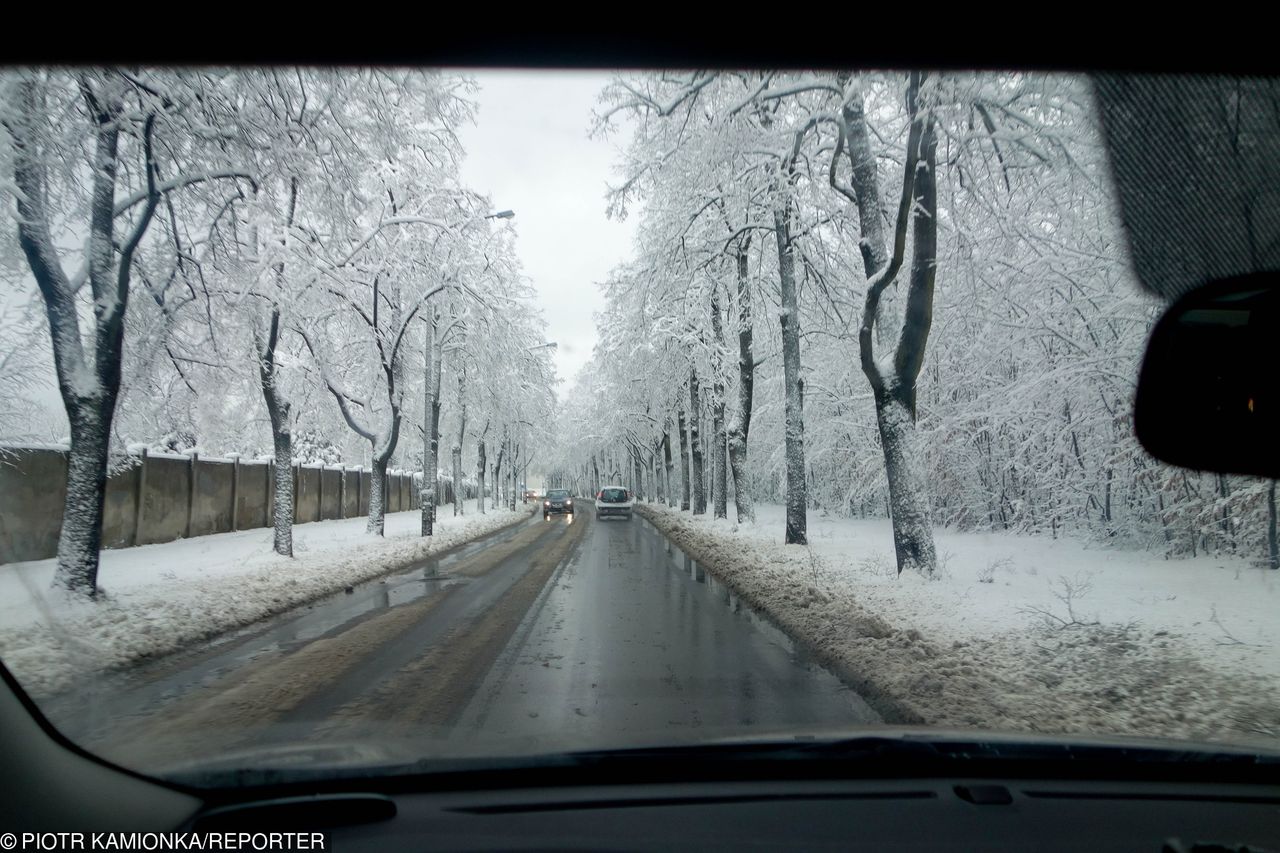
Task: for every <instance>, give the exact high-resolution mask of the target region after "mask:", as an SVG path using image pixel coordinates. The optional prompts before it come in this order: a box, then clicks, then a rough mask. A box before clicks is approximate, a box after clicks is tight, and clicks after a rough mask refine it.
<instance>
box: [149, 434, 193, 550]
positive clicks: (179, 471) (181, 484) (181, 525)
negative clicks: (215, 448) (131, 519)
mask: <svg viewBox="0 0 1280 853" xmlns="http://www.w3.org/2000/svg"><path fill="white" fill-rule="evenodd" d="M190 475H191V460H189V459H186V458H183V457H175V456H148V457H147V468H146V473H145V475H144V478H145V485H144V487H143V490H142V518H141V520H140V521H139V524H138V534H139V535H138V539H137V544H138V545H151V544H153V543H156V542H172V541H173V540H174V539H181V538H182V537H184V536H186V535H187V506H188V503H189V501H190V500H191V479H190Z"/></svg>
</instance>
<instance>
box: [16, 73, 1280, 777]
mask: <svg viewBox="0 0 1280 853" xmlns="http://www.w3.org/2000/svg"><path fill="white" fill-rule="evenodd" d="M283 72H284V69H255V68H234V69H222V68H204V69H202V68H186V69H169V68H143V69H136V68H134V69H123V68H116V69H110V68H108V69H88V68H86V69H52V70H50V69H40V70H36V69H20V68H10V69H5V70H3V71H0V119H2V120H3V131H2V132H0V192H3V194H4V196H5V203H6V210H5V212H4V215H3V218H2V219H0V261H2V263H0V271H2V272H0V274H2V275H3V276H4V284H3V287H0V659H2V660H3V663H4V665H5V666H6V667H7V668H8V669H9V670H10V671H12V672H13V673H14V675H15V676H16V678H17V679H18V681H19V682H20V683H21V685H22V687H23V688H24V690H26V691H27V692H28V693H29V694H30V695H31V696H32V697H33V698H34V700H35V701H36V703H37V705H38V706H39V708H40V709H41V710H42V711H43V712H44V713H45V714H46V715H47V716H48V717H49V719H50V720H51V721H52V722H53V723H54V725H56V726H57V727H58V728H59V729H60V730H61V731H62V732H63V733H65V734H66V735H67V736H68V737H70V738H71V739H73V740H74V741H76V742H77V743H79V744H81V745H82V746H84V747H85V748H87V749H88V750H90V751H92V752H94V753H97V754H99V755H102V756H105V757H107V758H110V759H111V760H113V761H116V762H118V763H120V764H122V765H125V766H127V767H130V768H134V769H137V770H139V771H142V772H144V773H148V774H155V775H160V776H165V775H172V774H179V773H187V774H189V773H192V772H200V771H205V770H207V771H210V772H212V771H213V770H215V769H223V770H244V769H261V768H269V767H281V766H304V765H305V766H316V767H342V766H368V767H382V766H402V765H406V764H410V763H414V762H420V764H418V765H416V766H419V767H425V768H430V767H431V766H432V764H431V762H433V761H442V760H448V759H456V758H460V757H467V756H487V757H498V758H503V757H512V756H527V755H549V754H558V753H563V752H571V751H577V750H587V749H614V748H627V747H637V746H653V745H671V744H701V743H708V742H710V741H714V740H718V739H734V738H750V737H761V738H784V739H785V738H794V737H797V736H807V735H810V734H813V733H842V734H845V735H847V734H848V733H850V732H868V731H871V732H875V731H883V730H886V729H887V728H890V727H901V726H917V727H921V729H922V730H924V731H965V732H970V731H971V732H988V733H1024V734H1025V733H1033V734H1034V735H1035V736H1036V737H1041V738H1046V739H1048V738H1052V737H1055V736H1060V735H1061V736H1066V735H1070V736H1075V737H1079V738H1096V737H1103V736H1114V737H1121V738H1125V737H1153V738H1159V739H1166V740H1168V741H1171V742H1177V743H1186V742H1215V743H1220V744H1238V745H1245V746H1248V747H1251V748H1257V749H1272V748H1275V747H1276V745H1277V737H1278V736H1280V654H1277V643H1278V642H1280V622H1278V621H1277V620H1276V619H1275V613H1276V612H1277V610H1278V609H1280V571H1277V568H1280V555H1278V554H1277V544H1276V542H1277V537H1276V494H1275V493H1276V488H1275V483H1274V482H1272V481H1265V480H1260V479H1257V478H1250V477H1244V476H1235V475H1230V476H1228V475H1218V474H1213V473H1201V472H1194V471H1188V470H1183V469H1179V468H1175V467H1172V466H1169V465H1165V464H1162V463H1160V462H1157V461H1156V460H1155V459H1153V458H1152V457H1151V456H1149V455H1148V454H1147V453H1146V452H1145V451H1144V450H1143V449H1142V446H1141V445H1140V444H1139V443H1138V441H1137V439H1135V437H1134V434H1133V424H1132V399H1133V392H1134V384H1135V380H1136V377H1137V373H1138V367H1139V364H1140V360H1141V356H1142V353H1143V348H1144V344H1145V341H1146V339H1147V336H1148V334H1149V332H1150V330H1151V328H1152V326H1153V324H1154V323H1155V321H1156V319H1157V318H1158V317H1159V315H1160V312H1161V310H1162V308H1163V307H1164V304H1165V303H1164V302H1163V301H1162V300H1161V299H1160V298H1158V297H1156V296H1154V295H1152V294H1150V293H1149V292H1147V291H1146V290H1144V289H1143V288H1142V287H1141V286H1140V285H1139V283H1138V282H1137V280H1136V279H1135V276H1134V273H1133V271H1132V268H1131V265H1130V254H1129V247H1128V243H1127V242H1126V235H1125V233H1124V231H1123V230H1122V228H1121V225H1120V212H1119V209H1118V205H1117V201H1116V195H1115V189H1114V185H1113V178H1112V173H1111V171H1110V168H1109V164H1108V162H1107V159H1106V150H1105V148H1104V144H1103V126H1102V119H1101V117H1100V115H1099V109H1098V106H1097V104H1096V98H1095V91H1094V88H1093V85H1092V84H1091V82H1090V81H1089V80H1088V79H1087V78H1085V77H1083V76H1080V75H1070V74H1064V75H1055V74H1040V73H1035V74H1030V73H1013V72H1008V73H998V72H983V73H960V72H946V73H942V72H938V73H925V72H910V73H909V72H905V71H904V72H891V73H890V72H885V73H879V72H876V73H871V72H852V71H851V72H848V73H842V72H834V71H833V72H805V73H798V72H766V71H759V70H757V71H729V70H724V71H699V72H686V71H670V70H669V71H664V72H649V71H626V72H616V73H615V72H572V73H569V72H534V71H501V72H499V71H468V72H461V71H457V70H450V69H343V68H322V69H317V68H298V69H288V73H283ZM1232 92H1233V93H1229V94H1227V95H1224V96H1223V97H1224V98H1225V100H1224V101H1223V102H1222V105H1221V106H1222V109H1221V110H1218V111H1217V112H1214V111H1213V110H1210V111H1209V113H1208V114H1211V115H1220V116H1222V118H1221V121H1222V122H1224V124H1223V127H1224V130H1223V133H1227V132H1228V130H1230V131H1231V132H1232V133H1236V134H1239V138H1240V139H1242V140H1244V142H1242V143H1241V144H1253V143H1252V141H1251V140H1257V139H1258V138H1269V137H1274V135H1275V134H1276V133H1278V132H1280V131H1277V129H1276V128H1275V127H1274V126H1273V121H1274V119H1273V112H1272V104H1271V101H1270V100H1268V97H1269V96H1267V97H1264V95H1266V91H1259V92H1252V90H1240V91H1235V90H1232ZM1206 121H1217V119H1206ZM1153 132H1154V131H1153ZM1161 144H1162V143H1161V141H1160V139H1158V138H1157V139H1155V140H1153V142H1152V145H1153V146H1154V147H1156V148H1157V149H1158V148H1159V147H1160V145H1161ZM1224 174H1227V172H1226V170H1224ZM1169 179H1170V180H1181V179H1182V178H1181V177H1180V176H1174V175H1170V176H1169ZM1240 180H1244V178H1243V177H1242V178H1240ZM1258 191H1259V192H1263V190H1261V189H1260V190H1258ZM1242 251H1243V250H1242ZM1173 263H1174V262H1172V261H1171V264H1173ZM1177 264H1182V261H1181V260H1179V261H1177ZM1177 264H1175V265H1177ZM1179 268H1181V267H1179ZM1176 427H1177V425H1176V424H1170V425H1169V428H1170V429H1176ZM574 494H578V495H599V496H600V500H599V502H590V501H588V502H586V503H584V505H582V506H577V505H576V503H575V502H573V501H572V500H571V495H574ZM538 495H545V500H541V499H538V497H537V496H538ZM565 501H568V502H569V503H568V504H567V505H561V504H563V502H565ZM553 502H559V503H553ZM610 503H614V504H616V503H629V504H630V505H629V506H627V507H618V506H613V507H610V506H607V504H610Z"/></svg>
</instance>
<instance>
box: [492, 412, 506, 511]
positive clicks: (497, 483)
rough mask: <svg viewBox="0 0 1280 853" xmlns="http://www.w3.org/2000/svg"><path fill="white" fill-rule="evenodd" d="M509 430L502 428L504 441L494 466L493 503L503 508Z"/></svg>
mask: <svg viewBox="0 0 1280 853" xmlns="http://www.w3.org/2000/svg"><path fill="white" fill-rule="evenodd" d="M506 433H507V430H506V427H503V429H502V442H501V443H500V444H499V445H498V461H497V462H496V463H494V466H493V505H494V507H495V508H501V507H502V506H503V503H502V460H503V458H504V457H505V456H506V455H507V435H506Z"/></svg>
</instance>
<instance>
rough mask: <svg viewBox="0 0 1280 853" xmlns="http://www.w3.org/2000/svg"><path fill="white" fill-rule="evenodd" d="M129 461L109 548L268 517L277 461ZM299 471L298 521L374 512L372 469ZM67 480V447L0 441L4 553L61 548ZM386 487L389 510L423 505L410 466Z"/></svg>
mask: <svg viewBox="0 0 1280 853" xmlns="http://www.w3.org/2000/svg"><path fill="white" fill-rule="evenodd" d="M131 461H132V464H131V465H130V464H127V463H126V464H121V465H119V466H117V467H118V468H119V469H120V470H119V471H118V472H117V473H116V474H115V475H113V476H111V477H110V478H108V480H107V493H106V501H105V504H104V508H103V522H102V533H103V542H102V545H103V547H104V548H127V547H130V546H133V545H147V544H151V543H155V542H171V541H173V540H175V539H181V538H184V537H187V536H202V535H206V534H209V533H224V532H227V531H231V530H250V529H253V528H261V527H269V526H270V525H271V519H272V512H273V508H274V504H275V500H274V496H275V488H274V483H273V482H272V471H273V468H274V466H273V465H270V464H268V463H265V462H247V461H241V462H239V463H236V462H235V461H233V460H226V459H199V458H197V459H196V460H194V461H193V460H192V459H191V458H189V457H180V456H171V455H168V454H162V455H155V454H152V455H143V456H134V457H132V459H131ZM237 469H238V475H237ZM294 471H295V475H296V476H295V481H294V484H295V488H294V495H295V505H296V511H295V515H294V518H295V520H296V522H297V523H299V524H305V523H307V522H310V521H316V520H319V519H333V518H356V517H359V516H363V515H366V514H368V512H369V473H368V472H367V471H366V472H363V474H362V473H361V472H360V471H359V470H355V469H350V470H347V469H339V468H328V469H324V470H321V469H319V468H311V467H305V466H304V467H302V468H301V470H300V471H299V469H297V468H295V469H294ZM193 472H194V474H195V480H194V488H193V487H192V486H193V483H192V473H193ZM66 482H67V463H66V451H65V450H63V449H58V448H38V447H33V448H25V447H19V448H3V449H0V563H14V562H22V561H25V560H43V559H47V558H49V557H52V556H54V555H55V554H56V553H57V550H58V534H59V533H60V532H61V530H62V510H63V502H64V501H65V500H66ZM387 490H388V499H387V507H388V512H398V511H403V510H408V509H416V508H417V506H418V500H417V492H416V490H415V488H414V485H413V475H412V474H388V476H387ZM139 510H141V513H140V514H139Z"/></svg>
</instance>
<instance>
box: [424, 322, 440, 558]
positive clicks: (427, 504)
mask: <svg viewBox="0 0 1280 853" xmlns="http://www.w3.org/2000/svg"><path fill="white" fill-rule="evenodd" d="M439 321H440V317H439V314H438V313H437V312H436V311H435V309H431V316H430V318H429V319H428V321H427V340H426V344H425V352H426V388H427V393H426V400H425V403H424V407H423V408H424V411H423V417H424V420H425V422H426V423H425V426H426V435H425V436H424V440H425V442H426V447H425V450H426V452H425V453H424V454H423V460H422V507H421V514H422V535H423V536H431V535H432V533H433V530H434V527H435V520H436V505H437V504H438V503H439V497H438V496H437V486H438V485H439V483H438V476H439V473H438V472H439V469H440V371H441V364H440V362H441V361H442V360H443V357H444V349H443V343H444V342H443V341H442V340H441V336H440V334H439V331H438V329H437V328H436V326H437V325H438V323H439Z"/></svg>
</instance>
